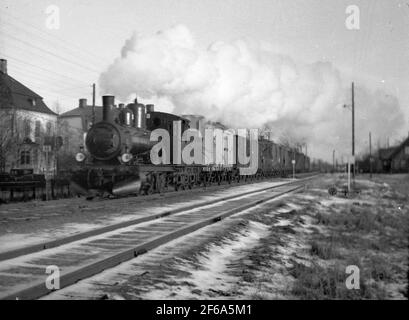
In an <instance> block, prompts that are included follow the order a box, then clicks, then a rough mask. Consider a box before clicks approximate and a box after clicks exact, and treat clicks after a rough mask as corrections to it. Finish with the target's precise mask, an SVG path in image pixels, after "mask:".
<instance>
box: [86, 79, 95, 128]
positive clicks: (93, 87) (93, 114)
mask: <svg viewBox="0 0 409 320" xmlns="http://www.w3.org/2000/svg"><path fill="white" fill-rule="evenodd" d="M94 124H95V83H93V84H92V125H94ZM87 130H88V128H87Z"/></svg>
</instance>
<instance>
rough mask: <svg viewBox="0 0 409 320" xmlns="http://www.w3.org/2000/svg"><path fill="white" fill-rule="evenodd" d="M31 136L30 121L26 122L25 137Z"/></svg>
mask: <svg viewBox="0 0 409 320" xmlns="http://www.w3.org/2000/svg"><path fill="white" fill-rule="evenodd" d="M30 134H31V121H30V119H25V120H24V136H26V137H30Z"/></svg>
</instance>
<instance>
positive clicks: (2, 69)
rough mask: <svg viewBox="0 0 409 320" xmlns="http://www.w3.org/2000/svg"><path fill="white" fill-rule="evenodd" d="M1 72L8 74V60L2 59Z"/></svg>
mask: <svg viewBox="0 0 409 320" xmlns="http://www.w3.org/2000/svg"><path fill="white" fill-rule="evenodd" d="M0 72H1V73H4V74H7V60H6V59H0Z"/></svg>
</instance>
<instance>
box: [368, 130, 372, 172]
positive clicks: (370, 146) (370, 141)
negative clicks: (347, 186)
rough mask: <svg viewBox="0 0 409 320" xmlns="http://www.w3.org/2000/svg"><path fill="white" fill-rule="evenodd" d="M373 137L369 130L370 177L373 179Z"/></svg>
mask: <svg viewBox="0 0 409 320" xmlns="http://www.w3.org/2000/svg"><path fill="white" fill-rule="evenodd" d="M371 139H372V137H371V131H369V177H370V178H371V179H372V140H371Z"/></svg>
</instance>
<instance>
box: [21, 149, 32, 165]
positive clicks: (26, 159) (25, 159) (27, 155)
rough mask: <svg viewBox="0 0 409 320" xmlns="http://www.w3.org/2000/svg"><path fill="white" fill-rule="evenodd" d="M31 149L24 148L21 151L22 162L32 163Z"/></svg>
mask: <svg viewBox="0 0 409 320" xmlns="http://www.w3.org/2000/svg"><path fill="white" fill-rule="evenodd" d="M30 162H31V159H30V151H28V150H23V151H21V152H20V164H30Z"/></svg>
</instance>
